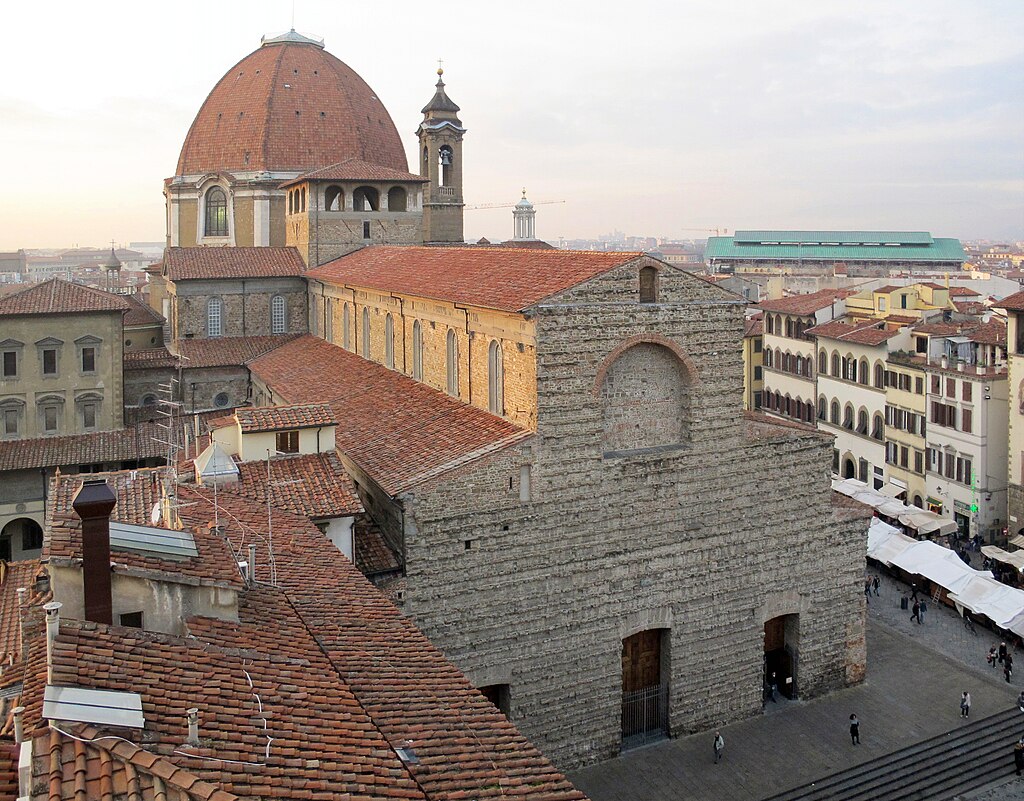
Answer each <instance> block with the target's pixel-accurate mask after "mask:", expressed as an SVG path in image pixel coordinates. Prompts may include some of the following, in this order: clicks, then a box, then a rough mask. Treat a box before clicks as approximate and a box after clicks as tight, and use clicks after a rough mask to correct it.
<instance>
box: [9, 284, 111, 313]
mask: <svg viewBox="0 0 1024 801" xmlns="http://www.w3.org/2000/svg"><path fill="white" fill-rule="evenodd" d="M128 308H129V306H128V303H127V301H125V299H124V298H123V297H121V296H120V295H112V294H110V293H109V292H103V291H102V290H99V289H91V288H90V287H86V286H81V285H80V284H72V283H69V282H68V281H63V280H61V279H60V278H51V279H50V280H49V281H44V282H43V283H41V284H35V285H34V286H30V287H28V288H27V289H22V290H20V291H18V292H13V293H11V294H10V295H7V296H5V297H3V298H0V316H8V315H22V314H81V313H85V312H124V311H127V310H128Z"/></svg>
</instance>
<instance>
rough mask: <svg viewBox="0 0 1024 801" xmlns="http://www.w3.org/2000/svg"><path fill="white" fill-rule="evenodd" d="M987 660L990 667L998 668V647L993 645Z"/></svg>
mask: <svg viewBox="0 0 1024 801" xmlns="http://www.w3.org/2000/svg"><path fill="white" fill-rule="evenodd" d="M985 659H986V660H987V661H988V665H989V667H995V666H996V646H994V645H993V646H992V647H991V648H989V649H988V656H987V657H985Z"/></svg>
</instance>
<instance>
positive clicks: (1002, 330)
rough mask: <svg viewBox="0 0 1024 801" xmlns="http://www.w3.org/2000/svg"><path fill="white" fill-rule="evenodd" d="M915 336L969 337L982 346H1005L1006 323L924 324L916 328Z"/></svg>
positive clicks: (993, 321)
mask: <svg viewBox="0 0 1024 801" xmlns="http://www.w3.org/2000/svg"><path fill="white" fill-rule="evenodd" d="M912 330H913V331H914V333H915V334H929V335H930V336H937V337H956V336H961V337H967V338H968V339H970V340H971V341H973V342H977V343H979V344H981V345H1005V344H1006V323H1004V322H1003V321H1002V320H997V319H992V320H989V321H988V322H987V323H985V322H982V321H981V320H963V321H960V322H950V323H943V322H936V323H924V324H923V325H917V326H914V328H913V329H912Z"/></svg>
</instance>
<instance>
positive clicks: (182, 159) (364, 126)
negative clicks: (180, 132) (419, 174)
mask: <svg viewBox="0 0 1024 801" xmlns="http://www.w3.org/2000/svg"><path fill="white" fill-rule="evenodd" d="M348 158H356V159H361V160H363V161H367V162H370V163H372V164H379V165H382V166H385V167H391V168H392V169H396V170H402V171H406V170H407V169H408V164H407V162H406V157H405V151H404V150H403V148H402V142H401V140H400V139H399V137H398V131H397V130H396V129H395V124H394V122H392V120H391V115H389V114H388V111H387V109H386V108H384V104H383V103H381V101H380V100H379V99H378V98H377V96H376V95H375V94H374V92H373V90H372V89H371V88H370V87H369V86H367V85H366V82H365V81H364V80H363V79H362V78H360V77H359V76H358V75H356V73H355V72H353V71H352V69H351V68H349V67H348V66H347V65H346V64H344V63H342V62H341V61H340V60H338V59H337V58H335V57H334V56H332V55H331V54H330V53H328V52H327V51H326V50H324V49H323V46H322V45H321V44H320V43H319V42H316V41H314V40H312V39H306V38H305V37H302V36H299V35H297V34H294V33H293V34H291V35H288V34H286V35H285V36H282V37H278V39H277V40H270V41H265V42H264V44H263V46H261V47H260V48H259V49H258V50H256V51H255V52H253V53H250V54H249V55H248V56H246V57H245V58H243V59H242V60H241V61H239V62H238V63H237V64H236V65H235V66H234V67H232V68H231V69H230V70H228V72H227V74H226V75H225V76H224V77H223V78H221V79H220V81H219V82H218V83H217V85H216V86H215V87H213V91H212V92H210V95H209V97H207V98H206V102H205V103H203V106H202V108H200V109H199V113H198V114H197V115H196V118H195V121H194V122H193V123H192V127H191V128H190V129H189V132H188V135H187V136H186V137H185V143H184V144H183V145H182V148H181V155H180V156H179V157H178V168H177V175H194V174H197V173H206V172H215V171H218V170H226V171H231V172H234V171H243V170H245V171H248V170H303V171H305V170H311V169H316V168H318V167H324V166H326V165H328V164H335V163H337V162H339V161H342V160H344V159H348Z"/></svg>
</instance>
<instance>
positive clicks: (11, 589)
mask: <svg viewBox="0 0 1024 801" xmlns="http://www.w3.org/2000/svg"><path fill="white" fill-rule="evenodd" d="M43 572H44V571H43V570H42V564H41V563H40V561H39V560H38V559H27V560H24V561H19V562H9V563H0V664H2V665H10V664H13V663H15V662H18V661H20V658H21V619H20V614H19V609H20V608H21V604H19V602H18V589H19V588H22V587H23V588H24V589H25V590H26V596H25V600H24V605H25V606H29V605H34V604H38V603H43V602H44V599H43V596H44V595H45V596H47V598H46V599H47V600H48V592H47V591H44V592H42V593H39V592H37V590H36V576H37V575H39V574H40V573H43ZM4 681H5V682H6V678H5V679H4ZM0 798H3V796H2V795H0Z"/></svg>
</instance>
